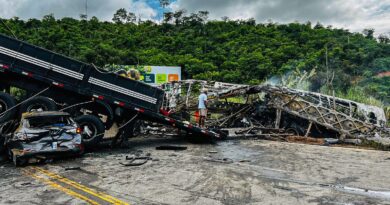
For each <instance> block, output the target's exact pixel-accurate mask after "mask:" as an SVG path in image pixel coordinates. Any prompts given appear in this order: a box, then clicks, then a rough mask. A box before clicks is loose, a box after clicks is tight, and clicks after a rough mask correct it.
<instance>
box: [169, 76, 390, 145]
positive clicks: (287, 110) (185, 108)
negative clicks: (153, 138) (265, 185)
mask: <svg viewBox="0 0 390 205" xmlns="http://www.w3.org/2000/svg"><path fill="white" fill-rule="evenodd" d="M164 88H165V89H166V90H167V91H166V101H165V102H164V109H166V110H170V113H171V114H172V115H176V117H180V118H182V120H187V121H188V122H190V121H196V119H195V118H196V115H195V117H194V115H193V114H192V113H196V110H197V100H198V98H197V97H198V95H199V93H200V90H201V89H203V88H206V89H208V96H209V106H208V109H209V113H210V114H209V117H208V121H207V125H208V126H209V127H211V128H215V129H216V130H220V131H222V132H224V133H225V134H226V135H227V136H228V137H252V136H264V137H271V136H272V137H273V138H275V137H276V138H278V137H279V138H280V137H283V136H286V135H301V136H306V137H307V136H309V135H310V136H314V137H323V138H336V139H337V141H344V142H353V143H361V142H363V141H365V142H376V143H379V144H380V145H384V146H388V145H390V129H389V128H387V127H386V116H385V113H384V110H383V109H382V108H379V107H375V106H370V105H365V104H361V103H357V102H354V101H350V100H345V99H341V98H337V97H333V96H328V95H323V94H320V93H315V92H308V91H301V90H295V89H290V88H286V87H281V86H273V85H268V84H263V85H255V86H251V85H239V84H229V83H222V82H207V81H200V80H184V81H180V82H171V83H167V84H165V85H164Z"/></svg>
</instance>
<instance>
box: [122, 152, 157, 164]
mask: <svg viewBox="0 0 390 205" xmlns="http://www.w3.org/2000/svg"><path fill="white" fill-rule="evenodd" d="M126 160H127V161H129V162H128V163H123V162H120V164H121V165H123V166H126V167H129V166H141V165H144V164H146V163H147V162H148V161H149V160H153V159H152V158H151V157H150V155H146V156H142V157H139V156H131V157H129V156H126Z"/></svg>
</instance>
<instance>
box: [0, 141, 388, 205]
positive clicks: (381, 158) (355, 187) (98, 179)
mask: <svg viewBox="0 0 390 205" xmlns="http://www.w3.org/2000/svg"><path fill="white" fill-rule="evenodd" d="M160 145H178V146H186V147H187V149H186V150H182V151H172V150H156V147H157V146H160ZM148 153H149V154H150V157H151V159H150V160H149V161H147V163H146V164H143V165H141V166H124V165H122V164H124V163H127V162H128V161H129V160H125V157H126V156H135V155H139V156H147V154H148ZM121 163H122V164H121ZM69 168H71V170H66V169H69ZM389 170H390V152H383V151H374V150H362V149H354V148H341V147H326V146H319V145H307V144H296V143H286V142H272V141H264V140H245V141H226V142H219V143H217V144H190V143H188V142H184V141H180V140H176V139H161V138H139V139H133V140H131V141H130V146H129V148H120V149H119V148H118V149H103V150H102V151H98V152H93V153H87V154H85V155H84V156H83V157H81V158H77V159H67V160H57V161H54V162H53V163H52V164H47V165H34V166H29V167H22V168H14V167H13V165H12V164H10V163H6V164H3V165H1V166H0V177H1V180H0V204H191V205H193V204H200V205H205V204H232V205H233V204H234V205H236V204H390V174H389Z"/></svg>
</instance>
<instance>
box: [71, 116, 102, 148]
mask: <svg viewBox="0 0 390 205" xmlns="http://www.w3.org/2000/svg"><path fill="white" fill-rule="evenodd" d="M75 121H76V122H77V123H78V124H79V126H80V127H81V129H82V130H83V132H82V137H83V143H84V145H85V147H86V148H93V147H96V146H97V145H99V143H100V142H101V141H102V139H103V137H104V131H105V128H104V123H103V122H102V121H101V120H100V119H99V118H98V117H96V116H94V115H81V116H79V117H77V118H76V119H75Z"/></svg>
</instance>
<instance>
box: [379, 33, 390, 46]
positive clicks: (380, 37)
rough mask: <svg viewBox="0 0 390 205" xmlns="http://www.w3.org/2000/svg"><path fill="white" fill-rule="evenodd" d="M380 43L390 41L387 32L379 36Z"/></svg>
mask: <svg viewBox="0 0 390 205" xmlns="http://www.w3.org/2000/svg"><path fill="white" fill-rule="evenodd" d="M378 40H379V43H384V44H388V43H390V37H389V35H386V34H381V35H379V36H378Z"/></svg>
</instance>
